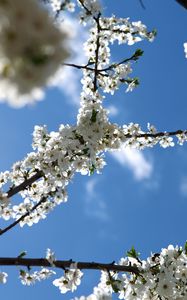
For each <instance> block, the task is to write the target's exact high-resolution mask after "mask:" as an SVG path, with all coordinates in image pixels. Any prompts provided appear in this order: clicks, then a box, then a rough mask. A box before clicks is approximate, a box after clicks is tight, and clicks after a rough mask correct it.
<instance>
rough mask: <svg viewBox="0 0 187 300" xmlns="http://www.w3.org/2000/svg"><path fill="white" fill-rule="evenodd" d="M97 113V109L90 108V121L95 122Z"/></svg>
mask: <svg viewBox="0 0 187 300" xmlns="http://www.w3.org/2000/svg"><path fill="white" fill-rule="evenodd" d="M97 114H98V110H95V109H93V110H92V116H91V118H90V120H91V122H92V123H95V122H96V120H97Z"/></svg>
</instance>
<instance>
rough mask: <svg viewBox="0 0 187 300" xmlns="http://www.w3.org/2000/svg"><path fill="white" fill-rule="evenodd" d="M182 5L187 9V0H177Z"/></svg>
mask: <svg viewBox="0 0 187 300" xmlns="http://www.w3.org/2000/svg"><path fill="white" fill-rule="evenodd" d="M176 1H177V2H178V3H179V4H180V5H182V6H183V7H184V8H186V9H187V0H176Z"/></svg>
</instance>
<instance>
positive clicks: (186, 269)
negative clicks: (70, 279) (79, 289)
mask: <svg viewBox="0 0 187 300" xmlns="http://www.w3.org/2000/svg"><path fill="white" fill-rule="evenodd" d="M119 265H122V266H129V265H131V266H134V267H137V269H138V270H139V274H131V275H127V274H126V273H122V274H121V275H120V274H119V273H117V272H116V271H112V272H111V271H108V272H107V271H102V272H101V278H100V282H99V284H98V286H97V287H95V288H94V292H93V294H91V295H89V296H88V297H84V296H83V297H81V298H79V300H101V299H106V300H110V299H112V293H117V294H118V297H119V299H125V300H132V299H133V300H160V299H162V300H171V299H172V300H174V299H177V300H186V299H187V253H186V251H185V250H183V249H182V247H178V246H176V247H174V246H172V245H169V246H168V248H164V249H162V250H161V252H160V253H156V254H152V255H151V257H149V258H147V260H146V261H144V260H143V261H141V260H140V259H139V258H138V257H137V258H135V257H134V258H133V257H126V258H121V260H120V261H119ZM75 299H77V300H78V298H75Z"/></svg>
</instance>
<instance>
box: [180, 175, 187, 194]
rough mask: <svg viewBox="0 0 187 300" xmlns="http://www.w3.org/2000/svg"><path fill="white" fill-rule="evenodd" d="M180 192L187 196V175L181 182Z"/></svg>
mask: <svg viewBox="0 0 187 300" xmlns="http://www.w3.org/2000/svg"><path fill="white" fill-rule="evenodd" d="M179 188H180V192H181V194H182V196H185V197H186V196H187V177H183V178H182V180H181V182H180V186H179Z"/></svg>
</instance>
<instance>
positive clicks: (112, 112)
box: [107, 105, 119, 117]
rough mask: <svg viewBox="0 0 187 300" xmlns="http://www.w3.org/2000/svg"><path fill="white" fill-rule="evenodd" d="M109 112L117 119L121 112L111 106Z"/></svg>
mask: <svg viewBox="0 0 187 300" xmlns="http://www.w3.org/2000/svg"><path fill="white" fill-rule="evenodd" d="M107 110H108V111H109V113H110V116H113V117H115V116H117V115H118V114H119V110H118V109H117V107H116V106H114V105H109V106H108V107H107Z"/></svg>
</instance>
